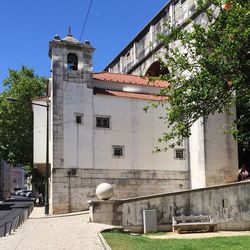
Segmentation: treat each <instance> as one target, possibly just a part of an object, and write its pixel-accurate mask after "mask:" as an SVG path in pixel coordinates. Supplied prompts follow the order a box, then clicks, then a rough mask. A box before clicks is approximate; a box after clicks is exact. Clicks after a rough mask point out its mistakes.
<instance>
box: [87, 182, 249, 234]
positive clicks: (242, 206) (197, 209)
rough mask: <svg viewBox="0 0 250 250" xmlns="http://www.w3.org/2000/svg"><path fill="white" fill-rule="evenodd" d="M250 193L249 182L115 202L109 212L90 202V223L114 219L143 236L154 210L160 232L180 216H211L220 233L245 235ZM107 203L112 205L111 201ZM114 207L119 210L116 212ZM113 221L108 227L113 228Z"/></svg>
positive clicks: (166, 229)
mask: <svg viewBox="0 0 250 250" xmlns="http://www.w3.org/2000/svg"><path fill="white" fill-rule="evenodd" d="M249 190H250V181H244V182H237V183H232V184H225V185H220V186H213V187H208V188H199V189H192V190H185V191H178V192H172V193H171V192H170V193H165V194H156V195H147V196H141V197H136V198H130V199H122V200H114V201H113V207H111V209H110V211H108V210H107V208H108V206H107V204H106V202H105V201H98V200H93V201H91V202H89V204H90V219H91V221H93V222H99V223H106V221H107V220H109V219H110V218H112V221H113V222H115V224H114V225H120V226H122V227H124V228H125V229H127V230H130V231H132V232H140V233H142V232H143V210H150V209H155V210H156V214H157V228H158V229H159V231H171V230H172V217H173V216H179V215H212V217H213V221H214V222H216V223H217V224H218V226H217V228H218V230H219V231H245V230H249V228H250V212H249V204H250V203H249V201H250V199H249V194H250V191H249ZM108 202H109V203H108V204H110V201H108ZM115 205H116V210H114V207H115ZM116 211H119V213H117V212H116ZM107 213H109V217H108V219H106V217H105V215H106V214H107ZM110 213H112V214H113V216H112V215H111V214H110ZM121 215H122V216H121ZM95 219H96V220H95ZM112 221H109V222H108V223H109V224H112Z"/></svg>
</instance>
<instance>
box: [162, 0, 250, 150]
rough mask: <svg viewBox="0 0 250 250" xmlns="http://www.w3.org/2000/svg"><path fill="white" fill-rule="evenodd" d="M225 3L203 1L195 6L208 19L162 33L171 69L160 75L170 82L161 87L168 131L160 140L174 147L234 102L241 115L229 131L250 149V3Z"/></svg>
mask: <svg viewBox="0 0 250 250" xmlns="http://www.w3.org/2000/svg"><path fill="white" fill-rule="evenodd" d="M226 2H229V1H226ZM224 4H225V1H222V0H199V1H198V7H197V10H198V11H202V12H203V14H202V15H203V17H204V18H205V19H206V20H207V22H205V23H203V24H200V23H198V22H192V20H187V21H186V23H185V24H184V25H182V26H181V27H175V28H171V27H170V30H171V32H170V35H159V38H160V39H161V41H162V42H163V44H164V47H165V49H166V54H165V59H164V60H163V61H164V62H163V64H164V65H163V66H165V67H167V68H168V69H169V70H170V73H169V74H167V75H163V76H161V78H162V79H164V80H167V81H169V82H170V83H171V84H170V86H169V87H168V88H165V89H163V90H162V91H161V95H165V96H167V99H168V100H167V101H166V102H165V103H161V104H160V105H164V106H165V107H166V116H164V117H162V118H163V119H165V121H166V123H167V124H168V126H169V132H166V133H164V135H163V137H162V138H161V139H159V141H160V142H168V143H169V146H170V147H174V146H175V145H176V143H177V144H180V143H181V141H182V140H183V139H185V138H187V137H189V136H190V135H191V133H190V128H191V126H192V125H193V124H194V123H195V122H196V121H197V119H199V118H200V117H203V118H204V121H206V120H207V118H208V116H209V115H211V114H214V113H215V112H219V113H223V112H228V110H229V109H230V107H232V106H234V105H236V106H237V107H238V108H239V112H238V119H235V120H234V121H233V123H231V124H230V125H231V130H230V132H231V133H232V134H233V135H234V137H235V138H236V139H237V140H238V141H239V142H240V143H241V144H242V145H243V146H244V148H250V131H249V130H250V81H249V79H250V77H249V74H250V1H245V0H242V1H239V0H238V1H237V0H230V4H231V5H230V6H229V8H225V5H224ZM227 7H228V6H227ZM168 105H169V106H168ZM161 149H162V148H161ZM165 149H166V148H165ZM158 150H159V149H158Z"/></svg>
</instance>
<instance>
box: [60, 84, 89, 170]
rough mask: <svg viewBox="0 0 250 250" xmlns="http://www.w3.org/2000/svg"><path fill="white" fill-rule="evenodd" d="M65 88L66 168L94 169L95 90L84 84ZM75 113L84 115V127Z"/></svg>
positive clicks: (66, 85)
mask: <svg viewBox="0 0 250 250" xmlns="http://www.w3.org/2000/svg"><path fill="white" fill-rule="evenodd" d="M64 86H65V88H64V89H65V91H64V167H65V168H93V108H92V107H93V106H92V101H93V99H92V95H93V90H92V89H89V88H87V86H86V84H82V83H72V82H68V83H66V82H65V83H64ZM75 113H82V114H83V125H77V124H76V122H75Z"/></svg>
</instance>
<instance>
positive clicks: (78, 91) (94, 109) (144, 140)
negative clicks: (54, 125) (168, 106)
mask: <svg viewBox="0 0 250 250" xmlns="http://www.w3.org/2000/svg"><path fill="white" fill-rule="evenodd" d="M64 84H65V93H64V167H65V168H97V169H141V170H176V171H179V170H180V171H187V169H188V167H187V162H186V161H185V160H175V159H174V152H173V150H169V151H167V152H162V153H153V150H154V146H157V140H158V138H159V137H160V136H161V134H162V133H163V132H164V131H165V129H166V126H165V125H164V123H163V121H162V120H160V119H158V117H159V116H160V115H161V112H162V110H160V109H156V110H151V111H150V112H149V113H145V112H144V111H143V108H144V107H145V106H146V105H147V101H144V100H139V99H132V98H121V97H113V96H107V95H92V89H89V88H87V87H86V85H85V84H80V83H72V82H68V83H64ZM74 113H83V117H84V118H83V120H84V123H83V125H76V123H75V116H74ZM96 115H107V116H111V129H100V128H95V116H96ZM112 145H122V146H124V147H125V156H124V157H121V158H115V157H113V156H112Z"/></svg>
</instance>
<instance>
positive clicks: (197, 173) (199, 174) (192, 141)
mask: <svg viewBox="0 0 250 250" xmlns="http://www.w3.org/2000/svg"><path fill="white" fill-rule="evenodd" d="M202 122H203V119H202V118H200V119H199V120H198V121H197V122H196V123H195V124H194V125H193V126H192V128H191V133H192V135H191V136H190V138H189V157H190V158H189V162H190V176H191V178H190V181H191V188H200V187H205V186H206V177H205V175H206V172H205V149H204V125H203V124H202Z"/></svg>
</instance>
